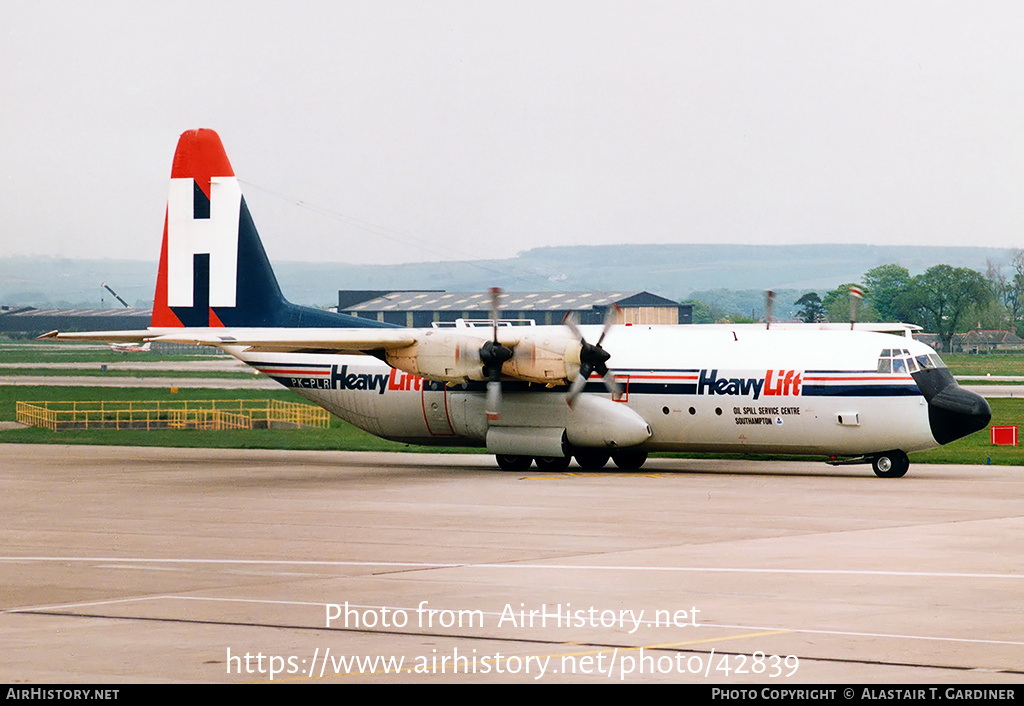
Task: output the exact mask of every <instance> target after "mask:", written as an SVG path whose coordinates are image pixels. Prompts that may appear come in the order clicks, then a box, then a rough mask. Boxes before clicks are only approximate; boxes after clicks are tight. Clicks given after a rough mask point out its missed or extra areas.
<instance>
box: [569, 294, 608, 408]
mask: <svg viewBox="0 0 1024 706" xmlns="http://www.w3.org/2000/svg"><path fill="white" fill-rule="evenodd" d="M620 311H621V309H619V307H618V306H616V305H615V304H612V306H611V307H610V308H609V309H608V314H607V315H606V316H605V317H604V328H603V329H602V330H601V336H600V337H599V338H598V339H597V343H588V342H587V339H586V338H584V337H583V332H582V331H580V329H579V327H578V326H577V325H576V315H575V314H574V313H572V312H570V313H569V314H567V315H566V317H565V319H564V320H563V322H562V323H564V324H565V325H566V326H568V327H569V330H570V331H572V334H573V336H576V337H577V338H579V339H580V346H581V348H580V372H579V374H578V375H577V376H576V379H575V380H573V381H572V385H571V386H570V387H569V393H568V394H567V395H566V396H565V401H566V403H568V405H569V406H570V407H572V404H573V402H575V401H576V398H577V397H578V396H579V394H580V393H581V392H583V387H584V386H585V385H586V384H587V380H589V379H590V375H591V373H594V372H596V373H597V374H598V375H600V376H601V377H602V378H603V379H604V386H605V387H606V388H608V391H609V392H611V393H612V395H618V394H619V392H620V389H619V384H618V383H617V382H615V375H614V374H613V373H612V371H610V370H609V369H608V365H607V363H608V359H609V358H611V353H609V352H608V351H606V350H605V349H604V348H602V347H601V344H602V343H603V342H604V337H605V336H607V335H608V329H610V328H611V327H612V324H613V323H615V319H616V318H617V316H618V313H619V312H620Z"/></svg>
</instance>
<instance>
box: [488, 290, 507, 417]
mask: <svg viewBox="0 0 1024 706" xmlns="http://www.w3.org/2000/svg"><path fill="white" fill-rule="evenodd" d="M500 315H501V289H499V288H498V287H491V324H492V330H493V332H494V334H493V337H492V338H491V340H490V341H486V342H485V343H484V344H483V345H482V346H481V347H480V361H481V362H482V363H483V364H484V372H485V373H486V375H487V421H489V422H495V421H497V420H498V419H500V418H501V414H500V412H499V411H498V408H499V407H500V406H501V366H502V365H504V364H505V362H506V361H508V360H510V359H511V358H512V349H511V348H509V347H508V346H503V345H501V344H500V343H498V319H499V318H500Z"/></svg>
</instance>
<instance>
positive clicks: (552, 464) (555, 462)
mask: <svg viewBox="0 0 1024 706" xmlns="http://www.w3.org/2000/svg"><path fill="white" fill-rule="evenodd" d="M574 457H575V459H576V463H577V464H579V467H580V468H582V469H583V470H585V471H599V470H601V469H602V468H604V467H605V466H606V465H607V464H608V461H609V460H611V461H613V462H614V463H615V466H616V467H617V468H619V469H620V470H623V471H638V470H640V468H641V467H642V466H643V465H644V463H645V462H646V461H647V452H646V451H640V450H638V449H622V450H620V451H614V452H611V453H609V452H608V451H605V450H603V449H576V450H575V451H574V452H573V455H572V456H559V457H555V458H550V457H549V458H544V457H538V458H531V457H530V456H505V455H501V454H499V455H498V456H496V458H497V460H498V467H499V468H501V470H503V471H525V470H527V469H528V468H529V467H530V466H531V465H532V464H533V462H534V461H536V463H537V468H538V469H540V470H542V471H553V472H557V471H564V470H565V469H566V468H568V467H569V462H570V461H571V460H572V459H573V458H574Z"/></svg>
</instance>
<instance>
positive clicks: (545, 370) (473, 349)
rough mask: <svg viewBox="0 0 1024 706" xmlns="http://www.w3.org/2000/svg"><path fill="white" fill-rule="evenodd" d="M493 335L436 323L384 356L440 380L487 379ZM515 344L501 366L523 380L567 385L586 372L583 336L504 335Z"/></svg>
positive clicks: (410, 370) (506, 341)
mask: <svg viewBox="0 0 1024 706" xmlns="http://www.w3.org/2000/svg"><path fill="white" fill-rule="evenodd" d="M488 340H489V337H488V338H477V337H475V336H470V335H466V333H465V332H464V331H458V332H455V331H450V330H447V329H431V330H428V331H425V332H424V333H423V335H422V336H420V337H418V339H417V341H416V343H414V344H412V345H411V346H406V347H405V348H399V349H396V350H391V351H387V352H386V353H385V354H384V359H385V360H386V361H387V363H388V365H390V366H392V367H393V368H398V369H399V370H402V371H405V372H407V373H411V374H413V375H418V376H419V377H423V378H427V379H428V380H435V381H437V382H448V383H463V382H466V381H468V380H477V381H483V380H486V379H487V376H486V374H485V373H484V364H483V361H481V360H480V348H481V346H483V345H484V343H486V342H487V341H488ZM499 342H500V343H502V344H504V345H506V346H510V347H512V351H513V355H512V358H511V359H510V360H508V361H506V362H505V364H504V365H502V367H501V372H502V373H503V374H504V375H506V376H508V377H511V378H515V379H517V380H526V381H527V382H536V383H540V384H543V385H565V384H569V383H570V382H572V381H573V380H574V379H576V376H577V375H578V374H579V372H580V350H581V348H582V346H581V345H580V342H579V341H578V340H576V339H575V338H573V337H572V336H571V335H569V334H561V333H560V332H557V331H556V332H549V333H545V334H543V335H538V334H534V333H528V334H525V335H523V334H520V333H518V332H516V336H515V338H508V337H507V336H505V335H500V336H499Z"/></svg>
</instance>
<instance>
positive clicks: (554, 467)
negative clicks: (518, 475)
mask: <svg viewBox="0 0 1024 706" xmlns="http://www.w3.org/2000/svg"><path fill="white" fill-rule="evenodd" d="M571 460H572V458H571V457H570V456H562V457H560V458H558V457H556V458H551V457H548V458H541V457H537V458H535V459H534V461H536V462H537V468H539V469H540V470H542V471H552V472H557V471H564V470H565V469H566V468H568V467H569V461H571Z"/></svg>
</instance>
